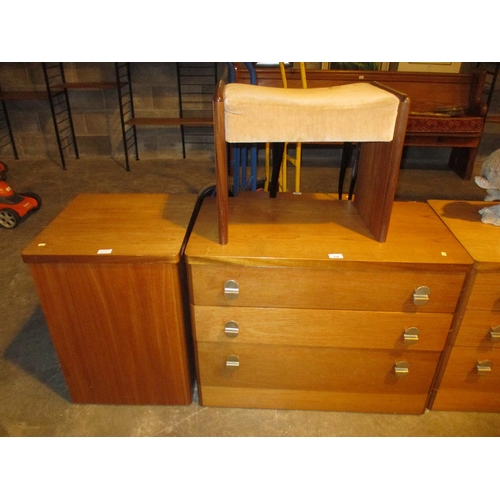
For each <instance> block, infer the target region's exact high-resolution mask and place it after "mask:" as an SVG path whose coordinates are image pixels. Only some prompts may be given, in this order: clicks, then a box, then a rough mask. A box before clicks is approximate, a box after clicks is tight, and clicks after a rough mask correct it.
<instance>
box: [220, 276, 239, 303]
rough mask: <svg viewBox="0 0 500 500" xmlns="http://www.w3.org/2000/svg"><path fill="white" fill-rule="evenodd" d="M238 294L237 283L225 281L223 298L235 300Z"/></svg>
mask: <svg viewBox="0 0 500 500" xmlns="http://www.w3.org/2000/svg"><path fill="white" fill-rule="evenodd" d="M239 293H240V288H239V287H238V283H236V281H234V280H227V281H226V282H225V283H224V297H226V299H236V298H237V297H238V295H239Z"/></svg>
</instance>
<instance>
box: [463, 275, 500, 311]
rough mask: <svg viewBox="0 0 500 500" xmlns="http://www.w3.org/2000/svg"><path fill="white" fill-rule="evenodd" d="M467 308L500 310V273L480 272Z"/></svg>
mask: <svg viewBox="0 0 500 500" xmlns="http://www.w3.org/2000/svg"><path fill="white" fill-rule="evenodd" d="M467 309H477V310H481V311H499V312H500V273H478V275H477V276H476V280H475V281H474V287H473V289H472V293H471V295H470V298H469V302H468V303H467Z"/></svg>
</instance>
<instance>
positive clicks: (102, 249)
mask: <svg viewBox="0 0 500 500" xmlns="http://www.w3.org/2000/svg"><path fill="white" fill-rule="evenodd" d="M112 251H113V249H112V248H101V249H100V250H97V253H98V254H103V253H104V254H109V253H111V252H112Z"/></svg>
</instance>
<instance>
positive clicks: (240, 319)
mask: <svg viewBox="0 0 500 500" xmlns="http://www.w3.org/2000/svg"><path fill="white" fill-rule="evenodd" d="M191 311H192V317H193V319H194V321H193V324H194V330H195V336H196V339H197V340H198V341H211V342H230V343H231V344H234V345H238V344H242V343H246V344H276V345H302V346H320V347H359V348H367V347H368V348H370V349H401V350H408V349H410V350H412V351H413V350H424V351H425V350H427V351H440V350H442V349H443V348H444V344H445V342H446V337H447V334H448V330H449V328H450V324H451V320H452V317H453V316H452V315H451V314H439V313H416V314H411V313H390V312H375V311H331V310H326V309H318V310H315V309H277V308H256V307H234V308H228V307H213V306H191ZM226 325H227V326H226ZM235 328H237V330H235ZM410 328H418V330H419V332H415V331H411V330H410ZM226 329H227V331H226ZM405 330H407V331H408V334H407V337H408V339H407V340H406V342H405V340H404V338H403V334H404V332H405ZM412 333H418V340H416V341H415V340H411V339H410V338H409V335H410V334H412ZM235 335H236V336H235Z"/></svg>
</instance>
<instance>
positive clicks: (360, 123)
mask: <svg viewBox="0 0 500 500" xmlns="http://www.w3.org/2000/svg"><path fill="white" fill-rule="evenodd" d="M409 108H410V101H409V99H408V97H407V96H406V95H404V94H401V93H400V92H397V91H396V90H393V89H390V88H387V87H384V86H383V85H381V84H379V83H376V82H373V83H372V84H370V83H353V84H348V85H342V86H337V87H326V88H312V89H288V88H285V89H278V88H269V87H262V86H258V85H247V84H238V83H230V84H228V85H225V84H224V82H222V81H221V82H219V85H218V86H217V90H216V93H215V96H214V138H215V174H216V189H217V223H218V226H219V243H220V244H221V245H225V244H226V243H227V242H228V238H229V235H228V228H229V225H228V212H229V210H228V207H229V195H228V189H227V176H228V162H227V143H228V142H232V143H256V142H272V143H276V144H278V143H285V142H301V143H306V142H313V143H314V142H357V143H360V144H361V147H360V152H359V160H358V167H357V168H358V171H359V172H358V177H357V182H356V190H355V192H354V195H355V196H354V202H353V203H354V206H355V208H356V210H357V212H358V213H359V215H360V216H361V218H362V219H363V220H364V221H365V223H366V226H367V227H368V229H369V231H370V232H371V233H372V235H373V237H374V238H375V239H376V240H377V241H379V242H381V243H383V242H384V241H385V239H386V237H387V230H388V227H389V219H390V215H391V209H392V202H393V200H394V193H395V191H396V184H397V178H398V172H399V164H400V162H401V154H402V151H403V145H404V136H405V130H406V125H407V123H408V112H409ZM275 156H276V158H275V159H276V160H277V161H276V165H278V166H279V163H280V161H281V155H280V154H276V155H275ZM277 173H279V168H274V169H273V175H272V182H273V183H274V185H276V183H275V180H276V178H277V175H276V174H277ZM271 194H273V193H271ZM340 203H342V202H340Z"/></svg>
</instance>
